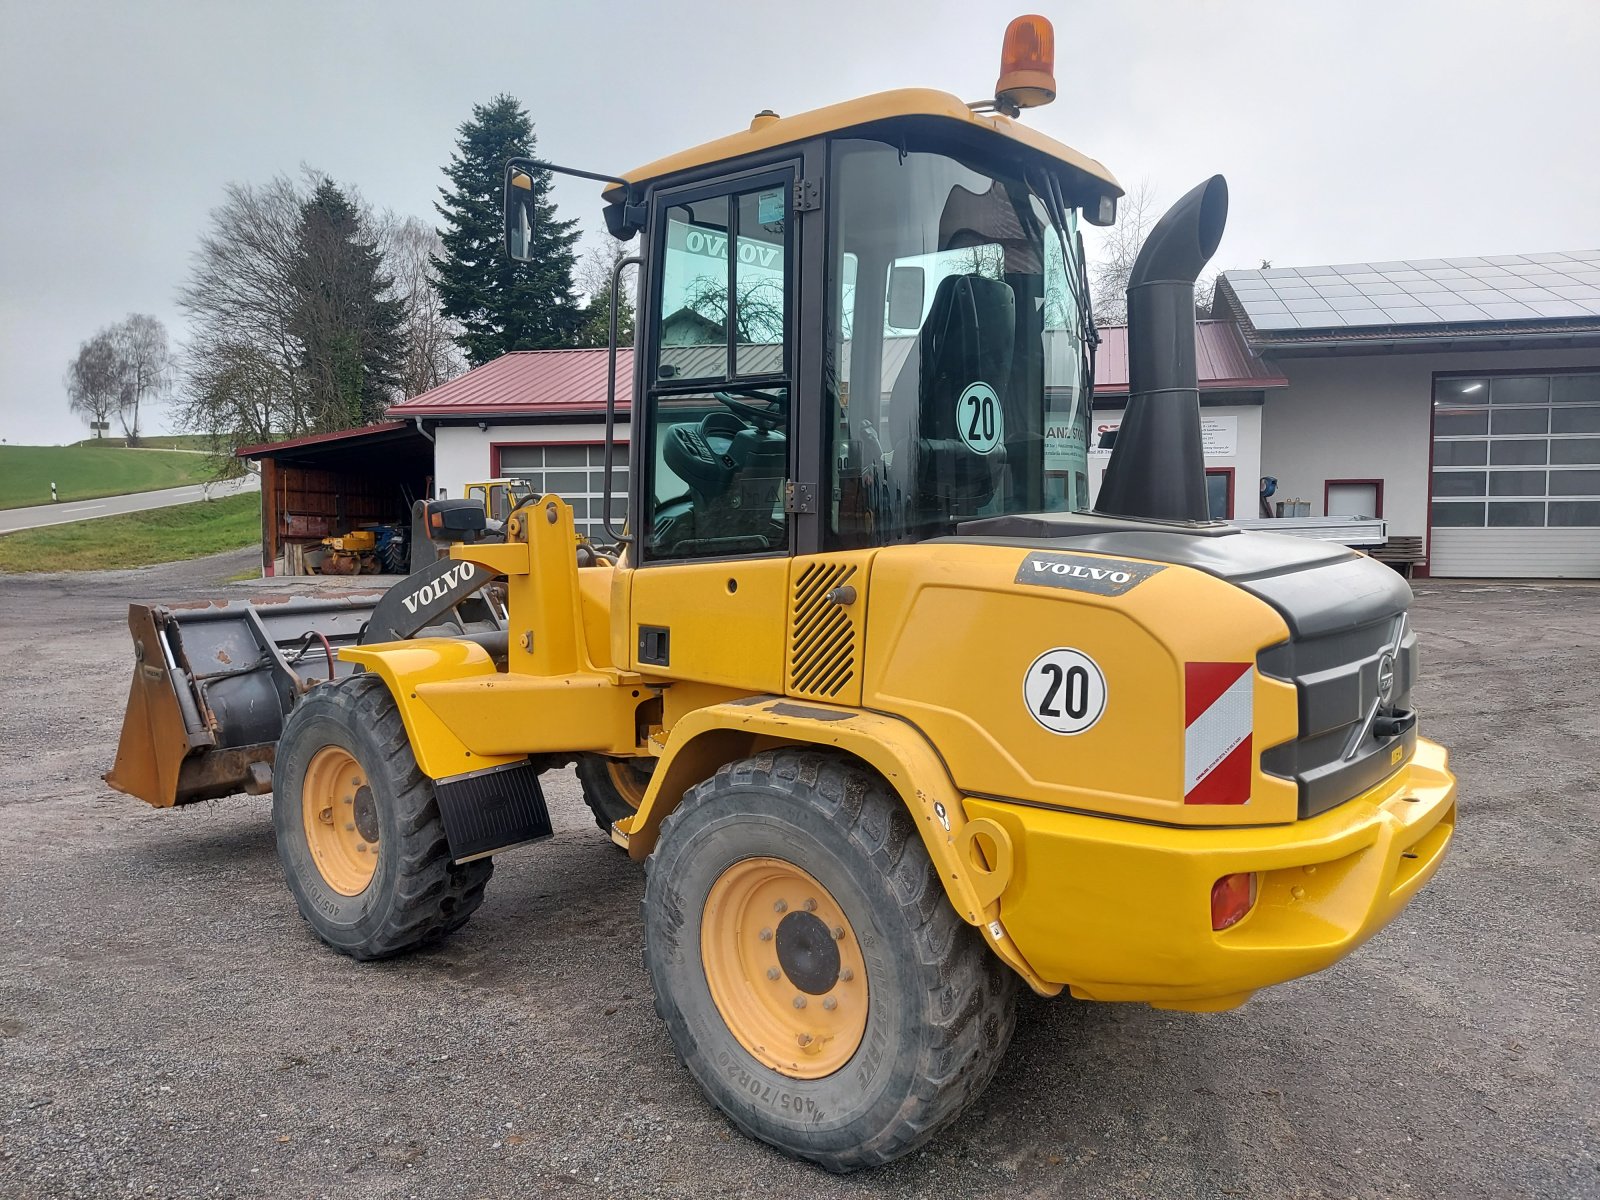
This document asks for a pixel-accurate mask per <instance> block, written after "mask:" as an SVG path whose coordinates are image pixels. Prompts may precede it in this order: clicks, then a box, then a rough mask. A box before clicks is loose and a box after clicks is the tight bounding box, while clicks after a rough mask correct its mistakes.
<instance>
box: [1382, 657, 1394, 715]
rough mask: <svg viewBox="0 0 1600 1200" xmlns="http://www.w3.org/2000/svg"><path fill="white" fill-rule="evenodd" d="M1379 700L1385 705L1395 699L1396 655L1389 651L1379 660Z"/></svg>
mask: <svg viewBox="0 0 1600 1200" xmlns="http://www.w3.org/2000/svg"><path fill="white" fill-rule="evenodd" d="M1378 699H1379V700H1380V701H1382V702H1383V703H1384V704H1388V703H1390V702H1391V701H1392V700H1393V699H1394V655H1393V654H1390V653H1389V652H1388V651H1385V652H1384V655H1383V657H1382V658H1380V659H1379V660H1378Z"/></svg>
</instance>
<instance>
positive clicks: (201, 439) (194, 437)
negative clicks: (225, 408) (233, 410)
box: [72, 433, 270, 453]
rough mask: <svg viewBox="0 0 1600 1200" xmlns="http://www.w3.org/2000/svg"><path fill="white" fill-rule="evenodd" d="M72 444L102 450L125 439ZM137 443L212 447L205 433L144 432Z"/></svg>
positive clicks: (151, 446) (178, 447) (150, 446)
mask: <svg viewBox="0 0 1600 1200" xmlns="http://www.w3.org/2000/svg"><path fill="white" fill-rule="evenodd" d="M269 440H270V439H269ZM72 444H73V445H74V446H92V447H94V448H95V449H96V450H103V449H106V448H107V447H111V446H119V447H120V446H123V445H126V444H127V439H125V438H119V437H116V438H114V437H103V438H84V439H83V441H81V442H74V443H72ZM139 444H140V445H141V446H143V447H144V448H145V449H147V450H204V451H207V452H208V453H209V452H210V451H211V449H212V445H211V435H210V434H207V433H154V434H146V435H145V436H144V437H143V438H141V439H140V441H139Z"/></svg>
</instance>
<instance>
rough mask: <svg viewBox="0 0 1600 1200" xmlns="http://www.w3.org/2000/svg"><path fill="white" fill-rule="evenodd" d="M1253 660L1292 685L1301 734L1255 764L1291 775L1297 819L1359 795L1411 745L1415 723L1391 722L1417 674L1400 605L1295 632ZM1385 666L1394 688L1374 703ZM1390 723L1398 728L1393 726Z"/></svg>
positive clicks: (1413, 641) (1407, 706)
mask: <svg viewBox="0 0 1600 1200" xmlns="http://www.w3.org/2000/svg"><path fill="white" fill-rule="evenodd" d="M1397 643H1398V647H1397ZM1391 656H1392V658H1391ZM1386 660H1388V661H1386ZM1257 665H1258V666H1259V667H1260V668H1261V673H1262V674H1263V675H1269V676H1271V677H1272V678H1274V679H1282V680H1284V681H1286V682H1288V683H1292V684H1294V685H1295V689H1296V691H1297V693H1298V695H1299V705H1300V736H1299V737H1298V738H1296V739H1295V740H1294V741H1292V742H1286V743H1284V744H1283V745H1281V746H1274V747H1272V748H1271V749H1269V750H1267V751H1266V752H1265V753H1263V754H1262V756H1261V766H1262V769H1263V770H1266V771H1270V772H1271V773H1272V774H1274V775H1278V776H1282V777H1283V778H1286V779H1293V780H1294V781H1295V783H1296V784H1297V785H1298V787H1299V789H1300V815H1301V816H1302V817H1310V816H1315V815H1316V814H1317V813H1320V812H1326V811H1327V810H1328V809H1330V808H1333V807H1335V806H1336V805H1338V804H1341V803H1343V802H1344V801H1346V800H1349V799H1351V798H1352V797H1354V796H1357V795H1360V794H1361V793H1362V792H1364V791H1366V790H1367V789H1368V788H1370V787H1372V786H1373V785H1374V784H1376V783H1378V782H1380V781H1381V780H1383V779H1384V778H1385V777H1386V776H1387V775H1389V774H1390V773H1391V772H1393V771H1394V770H1395V769H1396V768H1397V767H1398V766H1399V764H1400V762H1403V761H1404V760H1405V759H1408V758H1409V757H1410V756H1411V752H1412V751H1413V750H1414V749H1415V748H1416V740H1417V733H1416V725H1415V722H1414V721H1404V722H1397V721H1396V720H1395V718H1396V717H1400V716H1405V715H1406V714H1409V713H1410V711H1411V685H1412V683H1413V682H1414V681H1415V679H1416V675H1417V637H1416V634H1415V633H1413V632H1412V631H1411V628H1410V624H1409V622H1408V621H1407V619H1406V614H1405V612H1404V611H1403V610H1402V611H1401V612H1397V613H1392V614H1390V615H1387V616H1384V617H1382V618H1381V619H1379V620H1375V621H1369V622H1366V623H1364V624H1361V625H1358V626H1356V627H1354V628H1350V629H1341V630H1337V631H1330V632H1326V633H1321V634H1317V635H1314V636H1304V635H1302V636H1298V637H1296V638H1295V639H1294V640H1293V641H1290V642H1286V643H1284V644H1283V645H1280V646H1274V647H1272V648H1271V649H1268V650H1263V651H1262V652H1261V655H1260V656H1259V658H1258V660H1257ZM1386 671H1391V672H1392V686H1391V689H1390V693H1389V697H1388V699H1387V700H1386V701H1381V702H1380V697H1379V689H1380V676H1382V675H1383V674H1384V673H1385V672H1386ZM1396 724H1402V725H1403V730H1402V731H1400V732H1395V731H1394V729H1395V726H1396ZM1397 747H1398V748H1399V749H1400V750H1401V753H1400V755H1399V757H1398V758H1397V757H1396V756H1395V750H1396V748H1397Z"/></svg>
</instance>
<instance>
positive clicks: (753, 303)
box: [667, 275, 783, 345]
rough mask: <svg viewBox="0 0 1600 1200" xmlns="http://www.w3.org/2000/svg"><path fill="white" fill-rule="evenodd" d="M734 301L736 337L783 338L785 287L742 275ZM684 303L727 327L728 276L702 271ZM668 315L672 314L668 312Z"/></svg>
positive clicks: (754, 340)
mask: <svg viewBox="0 0 1600 1200" xmlns="http://www.w3.org/2000/svg"><path fill="white" fill-rule="evenodd" d="M738 289H739V290H738V299H737V303H736V304H735V305H734V313H735V317H734V320H735V325H736V327H737V328H736V339H735V340H737V341H740V342H744V343H746V344H749V345H771V344H774V343H776V342H780V341H782V340H783V287H782V285H781V284H779V283H777V282H775V281H770V280H767V279H759V278H758V279H751V280H744V279H741V280H740V281H739V285H738ZM683 307H684V308H686V309H688V310H689V311H691V312H693V313H696V314H697V315H699V316H700V317H702V318H704V319H705V320H706V321H708V322H710V323H711V324H712V325H714V326H720V327H721V328H723V329H726V328H727V327H728V282H727V277H726V276H713V275H701V276H699V277H697V278H696V279H694V280H693V281H692V282H690V283H689V285H688V286H687V287H686V288H685V289H684V293H683ZM667 315H668V316H669V317H670V316H671V314H670V313H669V314H667Z"/></svg>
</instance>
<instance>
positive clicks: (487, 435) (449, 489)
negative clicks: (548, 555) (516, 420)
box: [433, 421, 628, 498]
mask: <svg viewBox="0 0 1600 1200" xmlns="http://www.w3.org/2000/svg"><path fill="white" fill-rule="evenodd" d="M487 424H488V428H487V429H484V430H480V429H479V428H478V427H477V426H476V425H441V426H439V427H438V428H437V429H435V430H434V431H433V433H434V443H433V474H434V484H433V486H434V488H435V489H436V490H438V491H442V492H443V493H444V494H446V495H449V496H451V497H455V498H459V497H461V496H464V495H465V494H466V485H467V484H468V483H471V482H473V481H474V480H479V479H491V478H493V474H492V472H493V463H492V461H491V457H490V453H489V447H490V446H491V445H494V444H495V443H499V444H502V445H506V444H511V443H517V442H521V443H532V444H536V445H541V446H542V445H550V444H552V443H556V442H603V441H605V436H606V427H605V423H604V422H601V421H596V422H594V423H593V424H582V425H571V424H555V423H551V424H547V425H498V424H495V423H494V422H493V421H490V422H487ZM617 440H618V441H619V442H623V443H626V442H627V440H628V426H627V423H626V422H625V421H619V422H618V424H617Z"/></svg>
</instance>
